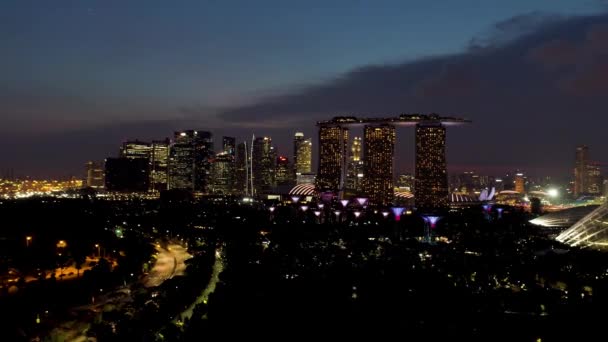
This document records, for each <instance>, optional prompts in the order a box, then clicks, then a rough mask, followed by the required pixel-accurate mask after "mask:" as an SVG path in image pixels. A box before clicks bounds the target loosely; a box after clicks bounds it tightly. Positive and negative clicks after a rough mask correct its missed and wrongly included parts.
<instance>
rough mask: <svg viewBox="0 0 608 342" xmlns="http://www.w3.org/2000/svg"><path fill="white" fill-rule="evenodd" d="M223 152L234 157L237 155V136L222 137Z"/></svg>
mask: <svg viewBox="0 0 608 342" xmlns="http://www.w3.org/2000/svg"><path fill="white" fill-rule="evenodd" d="M222 152H226V153H228V154H230V155H231V156H232V157H235V156H236V138H234V137H226V136H224V137H222Z"/></svg>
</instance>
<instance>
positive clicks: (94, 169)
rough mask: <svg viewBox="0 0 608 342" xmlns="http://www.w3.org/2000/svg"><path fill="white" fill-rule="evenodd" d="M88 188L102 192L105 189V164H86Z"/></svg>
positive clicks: (91, 162)
mask: <svg viewBox="0 0 608 342" xmlns="http://www.w3.org/2000/svg"><path fill="white" fill-rule="evenodd" d="M86 174H87V176H86V186H87V187H89V188H93V189H97V190H101V189H103V188H104V185H105V184H104V171H103V164H101V163H97V162H93V161H90V162H87V164H86Z"/></svg>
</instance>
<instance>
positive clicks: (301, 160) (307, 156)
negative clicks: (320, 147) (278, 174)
mask: <svg viewBox="0 0 608 342" xmlns="http://www.w3.org/2000/svg"><path fill="white" fill-rule="evenodd" d="M293 165H294V167H293V168H294V171H295V174H296V175H298V174H302V173H311V172H312V139H310V138H308V139H304V133H302V132H297V133H296V134H295V136H294V139H293Z"/></svg>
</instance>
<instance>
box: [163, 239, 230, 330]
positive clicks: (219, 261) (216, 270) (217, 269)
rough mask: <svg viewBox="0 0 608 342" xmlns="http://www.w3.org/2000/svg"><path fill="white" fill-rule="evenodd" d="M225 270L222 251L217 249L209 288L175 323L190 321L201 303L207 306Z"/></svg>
mask: <svg viewBox="0 0 608 342" xmlns="http://www.w3.org/2000/svg"><path fill="white" fill-rule="evenodd" d="M223 270H224V259H223V258H222V249H221V248H217V249H216V250H215V263H213V273H212V274H211V279H209V284H207V287H205V289H204V290H203V292H201V294H200V296H198V297H197V298H196V300H195V301H194V302H193V303H192V304H190V306H189V307H188V308H187V309H186V310H184V312H182V313H181V314H179V315H178V316H177V317H176V318H175V319H174V320H173V323H176V322H177V320H180V321H182V322H183V321H184V320H185V319H186V318H188V319H190V318H192V311H193V310H194V307H195V306H197V305H198V304H200V303H205V304H207V301H208V300H209V295H211V294H212V293H213V291H215V287H216V285H217V282H218V281H219V280H220V273H222V271H223Z"/></svg>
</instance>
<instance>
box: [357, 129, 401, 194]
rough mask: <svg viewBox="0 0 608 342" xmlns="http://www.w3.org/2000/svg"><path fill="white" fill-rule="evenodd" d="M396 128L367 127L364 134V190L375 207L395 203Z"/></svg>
mask: <svg viewBox="0 0 608 342" xmlns="http://www.w3.org/2000/svg"><path fill="white" fill-rule="evenodd" d="M395 137H396V135H395V126H392V125H386V124H384V125H379V126H375V125H374V126H365V128H364V133H363V138H364V140H363V156H364V157H363V163H364V166H365V177H364V180H363V189H364V193H365V195H366V196H367V197H368V198H369V203H370V204H373V205H381V206H388V205H390V204H391V203H392V201H393V195H394V188H393V159H394V154H395V153H394V151H395Z"/></svg>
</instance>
